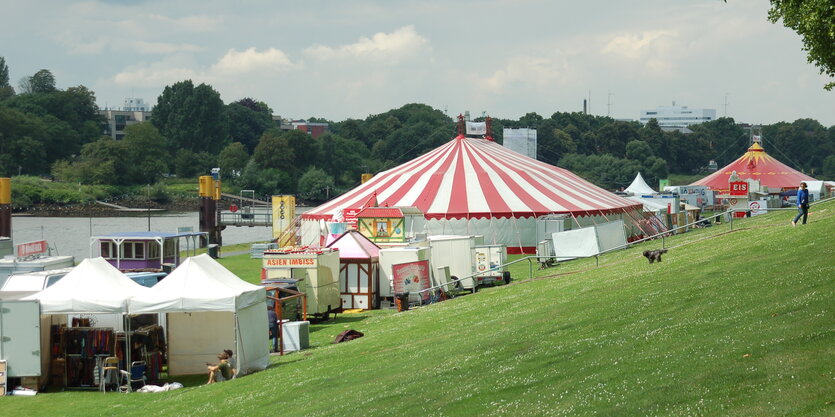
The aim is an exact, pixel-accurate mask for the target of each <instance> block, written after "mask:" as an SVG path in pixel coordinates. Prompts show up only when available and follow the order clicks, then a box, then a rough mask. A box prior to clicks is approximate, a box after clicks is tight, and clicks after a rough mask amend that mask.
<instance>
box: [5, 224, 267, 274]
mask: <svg viewBox="0 0 835 417" xmlns="http://www.w3.org/2000/svg"><path fill="white" fill-rule="evenodd" d="M199 221H200V219H199V213H197V212H190V213H164V214H152V215H151V216H150V230H151V231H153V232H168V233H176V232H177V228H178V227H193V228H194V229H193V230H194V231H199V230H200V223H199ZM148 224H149V217H147V216H137V217H31V216H13V217H12V239H13V241H14V243H15V244H20V243H25V242H32V241H36V240H46V241H47V242H48V243H49V246H50V247H51V248H52V249H53V252H52V253H53V254H55V252H56V251H57V254H58V255H72V256H75V261H76V262H79V261H81V259H84V258H89V257H90V237H91V236H101V235H105V234H111V233H125V232H142V231H148V230H149V228H148ZM270 239H272V228H271V227H266V226H255V227H235V226H227V227H226V229H225V230H224V231H223V244H224V245H233V244H237V243H250V242H265V241H268V240H270ZM181 245H183V246H182V248H183V249H185V240H184V241H183V242H181Z"/></svg>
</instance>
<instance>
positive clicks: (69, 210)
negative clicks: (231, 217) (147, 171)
mask: <svg viewBox="0 0 835 417" xmlns="http://www.w3.org/2000/svg"><path fill="white" fill-rule="evenodd" d="M106 202H107V203H109V204H111V205H118V206H121V207H126V208H129V209H132V210H131V211H124V210H121V209H117V208H114V207H111V206H107V205H103V204H99V203H95V202H92V203H84V204H67V205H58V204H37V205H33V206H31V207H25V208H17V209H15V210H14V211H13V212H12V216H38V217H137V216H147V215H148V211H147V210H148V209H150V211H151V213H152V214H158V213H160V212H172V213H181V212H194V211H197V210H199V208H200V203H199V201H198V199H197V197H196V196H195V197H194V198H171V199H170V200H169V201H165V202H159V201H154V200H148V199H146V198H139V197H127V198H123V199H118V200H107V201H106Z"/></svg>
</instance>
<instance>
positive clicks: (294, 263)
mask: <svg viewBox="0 0 835 417" xmlns="http://www.w3.org/2000/svg"><path fill="white" fill-rule="evenodd" d="M318 266H319V263H318V255H317V254H296V253H287V254H267V253H265V254H264V268H267V269H282V268H310V269H315V268H317V267H318Z"/></svg>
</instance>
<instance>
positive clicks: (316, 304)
mask: <svg viewBox="0 0 835 417" xmlns="http://www.w3.org/2000/svg"><path fill="white" fill-rule="evenodd" d="M262 265H263V272H262V282H265V283H266V282H269V281H270V280H276V279H279V280H290V281H292V282H295V283H296V288H298V291H300V292H303V293H305V295H306V298H307V314H309V315H312V316H315V317H322V318H327V316H328V314H329V313H330V312H331V311H334V312H336V311H338V310H339V309H340V308H341V306H342V299H341V297H340V296H339V251H337V250H333V249H327V248H325V249H305V250H267V251H265V252H264V258H263V261H262Z"/></svg>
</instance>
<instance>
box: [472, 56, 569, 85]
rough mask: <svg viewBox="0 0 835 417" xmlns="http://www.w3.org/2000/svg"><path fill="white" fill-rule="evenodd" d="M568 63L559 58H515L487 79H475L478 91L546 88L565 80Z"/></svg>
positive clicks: (510, 59)
mask: <svg viewBox="0 0 835 417" xmlns="http://www.w3.org/2000/svg"><path fill="white" fill-rule="evenodd" d="M566 70H567V69H566V63H565V62H564V61H563V60H561V59H560V58H559V57H555V58H543V57H532V56H515V57H511V58H509V59H508V60H507V63H506V64H505V66H504V67H503V68H501V69H499V70H496V71H495V72H493V74H491V75H490V76H487V77H473V79H475V83H476V88H477V89H486V90H488V91H489V92H491V93H502V92H505V91H507V90H508V89H510V88H519V89H526V88H534V87H546V86H549V85H553V84H557V83H560V82H561V81H563V80H564V78H565V73H566Z"/></svg>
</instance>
